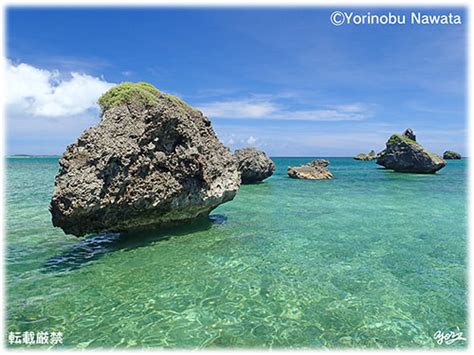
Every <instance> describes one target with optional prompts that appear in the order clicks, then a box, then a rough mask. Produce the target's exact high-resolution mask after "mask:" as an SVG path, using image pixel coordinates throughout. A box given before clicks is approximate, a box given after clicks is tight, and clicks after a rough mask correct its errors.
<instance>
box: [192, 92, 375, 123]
mask: <svg viewBox="0 0 474 355" xmlns="http://www.w3.org/2000/svg"><path fill="white" fill-rule="evenodd" d="M276 98H277V97H274V98H273V100H272V99H270V98H266V99H264V100H260V99H258V98H257V99H256V98H250V99H245V100H230V101H215V102H209V103H203V104H200V105H199V104H198V105H197V106H198V107H199V109H200V110H201V111H202V112H204V114H205V115H207V116H209V117H211V118H241V119H257V118H258V119H272V120H300V121H361V120H365V119H367V118H369V117H371V116H372V115H373V107H372V106H371V105H367V104H363V103H351V104H344V105H332V106H324V107H320V108H315V109H308V110H295V109H290V108H287V107H285V106H284V105H282V104H279V103H277V102H275V99H276Z"/></svg>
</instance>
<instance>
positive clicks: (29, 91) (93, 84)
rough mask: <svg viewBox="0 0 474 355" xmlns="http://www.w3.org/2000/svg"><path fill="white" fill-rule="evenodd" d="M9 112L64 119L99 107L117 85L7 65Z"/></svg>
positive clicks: (71, 75)
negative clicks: (100, 99)
mask: <svg viewBox="0 0 474 355" xmlns="http://www.w3.org/2000/svg"><path fill="white" fill-rule="evenodd" d="M5 80H6V83H7V90H6V106H7V112H9V113H11V114H14V115H18V114H22V115H30V116H43V117H61V116H72V115H77V114H81V113H83V112H85V111H87V110H89V109H91V108H95V107H96V102H97V99H98V97H99V96H100V95H102V94H103V93H104V92H105V91H107V90H108V89H109V88H111V87H112V86H113V85H114V84H112V83H109V82H107V81H105V80H103V79H101V78H97V77H93V76H90V75H87V74H82V73H77V72H71V73H60V72H58V71H50V70H45V69H40V68H36V67H34V66H31V65H29V64H25V63H20V64H13V63H11V61H7V63H6V71H5Z"/></svg>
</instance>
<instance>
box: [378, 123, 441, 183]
mask: <svg viewBox="0 0 474 355" xmlns="http://www.w3.org/2000/svg"><path fill="white" fill-rule="evenodd" d="M410 137H411V138H410ZM412 138H416V136H415V134H414V133H413V131H412V130H411V129H407V130H406V131H405V132H404V133H403V134H393V135H392V136H391V137H390V139H389V140H388V141H387V144H386V148H385V149H384V150H383V151H382V152H380V153H379V155H378V157H377V164H379V165H382V166H384V167H386V168H387V169H392V170H395V171H398V172H404V173H425V174H427V173H435V172H436V171H438V170H440V169H442V168H443V167H444V166H445V165H446V162H445V161H444V160H443V159H442V158H441V157H440V156H439V155H436V154H434V153H431V152H428V151H427V150H426V149H425V148H423V147H422V146H421V145H420V144H419V143H417V142H416V141H415V140H413V139H412Z"/></svg>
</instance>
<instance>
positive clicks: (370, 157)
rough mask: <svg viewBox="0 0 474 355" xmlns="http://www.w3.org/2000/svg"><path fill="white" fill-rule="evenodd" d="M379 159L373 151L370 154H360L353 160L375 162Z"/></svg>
mask: <svg viewBox="0 0 474 355" xmlns="http://www.w3.org/2000/svg"><path fill="white" fill-rule="evenodd" d="M376 158H377V153H375V151H374V150H371V151H370V152H369V154H364V153H360V154H357V155H356V156H355V157H354V158H353V159H355V160H374V159H376Z"/></svg>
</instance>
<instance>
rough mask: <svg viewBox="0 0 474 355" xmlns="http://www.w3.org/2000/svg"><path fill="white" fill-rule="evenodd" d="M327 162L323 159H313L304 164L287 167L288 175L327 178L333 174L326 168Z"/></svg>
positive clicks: (295, 177)
mask: <svg viewBox="0 0 474 355" xmlns="http://www.w3.org/2000/svg"><path fill="white" fill-rule="evenodd" d="M328 165H329V162H328V161H327V160H324V159H320V160H313V161H311V162H309V163H307V164H305V165H300V166H290V167H288V176H289V177H291V178H294V179H308V180H327V179H332V177H333V175H332V173H331V172H330V171H329V169H327V166H328Z"/></svg>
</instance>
